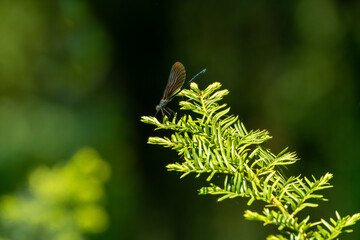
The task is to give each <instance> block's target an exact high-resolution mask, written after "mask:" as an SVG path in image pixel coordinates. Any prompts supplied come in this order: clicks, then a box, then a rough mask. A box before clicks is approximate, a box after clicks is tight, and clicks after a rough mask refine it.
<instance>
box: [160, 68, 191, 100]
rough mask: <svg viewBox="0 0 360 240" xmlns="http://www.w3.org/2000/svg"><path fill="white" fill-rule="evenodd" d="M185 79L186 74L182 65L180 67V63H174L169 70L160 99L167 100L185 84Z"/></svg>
mask: <svg viewBox="0 0 360 240" xmlns="http://www.w3.org/2000/svg"><path fill="white" fill-rule="evenodd" d="M185 78H186V72H185V67H184V65H182V63H180V62H176V63H174V65H173V66H172V68H171V70H170V76H169V80H168V83H167V85H166V88H165V91H164V94H163V98H162V99H168V98H169V97H171V96H172V95H173V94H175V93H176V92H177V91H179V90H180V88H181V87H182V85H183V84H184V82H185Z"/></svg>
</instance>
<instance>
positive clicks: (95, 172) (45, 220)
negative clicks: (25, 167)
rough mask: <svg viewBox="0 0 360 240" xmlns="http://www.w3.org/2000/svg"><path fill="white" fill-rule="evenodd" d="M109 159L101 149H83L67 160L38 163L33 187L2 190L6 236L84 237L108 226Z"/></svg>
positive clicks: (0, 219)
mask: <svg viewBox="0 0 360 240" xmlns="http://www.w3.org/2000/svg"><path fill="white" fill-rule="evenodd" d="M109 176H110V167H109V165H108V164H107V163H106V162H105V161H104V160H102V159H101V158H100V157H99V155H98V154H97V152H96V151H94V150H92V149H88V148H86V149H82V150H80V151H78V152H77V153H76V154H75V155H74V156H73V157H72V159H71V160H70V161H69V162H67V163H66V164H65V165H61V166H57V167H54V168H48V167H46V166H41V167H38V168H36V169H35V170H34V171H33V172H32V173H31V174H30V177H29V189H27V190H26V191H21V192H20V193H18V194H13V195H8V196H2V199H1V201H0V222H1V230H0V235H1V236H2V237H5V238H4V239H7V238H8V239H15V240H16V239H59V240H60V239H61V240H81V239H84V236H83V235H84V234H85V233H100V232H103V231H105V230H106V228H107V226H108V215H107V213H106V211H105V209H104V207H103V206H102V205H101V201H103V200H104V197H105V191H104V183H105V181H107V179H108V178H109Z"/></svg>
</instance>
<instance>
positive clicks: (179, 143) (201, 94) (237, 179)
mask: <svg viewBox="0 0 360 240" xmlns="http://www.w3.org/2000/svg"><path fill="white" fill-rule="evenodd" d="M220 87H221V84H220V83H214V84H211V85H210V86H208V87H207V88H206V89H205V90H200V89H199V88H198V86H197V85H196V84H195V83H192V84H191V89H190V90H186V89H185V90H183V91H182V92H181V95H183V96H185V97H186V98H188V101H182V102H180V105H181V106H182V107H181V109H182V110H190V111H192V112H194V113H197V114H199V116H198V117H196V118H193V117H192V116H191V115H190V114H185V115H184V116H182V117H180V118H179V117H178V116H177V115H175V116H174V118H173V119H172V120H171V121H170V120H169V119H168V118H167V117H166V116H165V118H164V119H163V122H159V121H158V120H157V119H156V118H155V117H147V116H144V117H142V119H141V121H142V122H144V123H148V124H152V125H155V126H156V129H157V130H158V129H166V130H172V131H173V134H171V137H150V138H149V140H148V143H149V144H156V145H162V146H163V147H169V148H172V149H173V150H175V151H177V152H178V154H179V155H180V156H181V159H182V160H181V161H180V162H175V163H172V164H169V165H167V168H168V170H169V171H177V172H181V173H182V176H181V177H185V176H186V175H188V174H191V173H193V174H196V176H197V177H198V176H200V175H202V174H206V176H207V179H206V180H207V181H208V182H209V185H208V186H204V187H202V188H201V189H200V190H199V194H210V195H219V198H218V201H222V200H225V199H228V198H236V197H246V198H248V199H249V201H248V205H251V204H252V203H253V202H254V201H255V200H259V201H262V202H263V203H265V207H264V209H263V211H262V213H259V212H253V211H250V210H246V211H245V214H244V216H245V218H246V219H248V220H256V221H261V222H263V223H264V225H268V224H272V225H275V226H277V228H278V230H279V231H280V233H281V235H271V236H269V237H268V239H271V240H275V239H277V240H282V239H335V238H337V237H338V235H339V234H340V233H342V232H349V231H351V230H344V228H346V227H349V226H351V225H353V224H355V222H356V221H358V220H360V213H358V214H354V215H353V216H346V217H340V215H339V214H338V213H337V212H336V217H337V220H334V219H330V222H327V221H325V220H324V219H321V220H320V221H316V222H311V221H310V216H307V217H305V218H303V219H301V218H299V217H298V216H297V215H298V213H299V212H300V211H302V210H304V209H305V208H313V207H317V206H318V202H319V201H326V200H327V199H325V198H324V197H323V195H322V194H319V193H318V192H319V191H320V190H323V189H326V188H330V187H332V186H331V185H330V183H329V180H330V179H331V178H332V174H330V173H326V174H325V175H324V176H322V177H320V178H318V179H317V178H315V177H314V176H312V178H310V179H309V178H306V177H302V176H297V177H294V176H292V177H286V176H285V174H284V172H283V170H284V167H286V166H288V165H291V164H294V163H295V162H297V161H298V158H297V156H296V154H295V153H293V152H288V151H287V149H284V150H283V151H282V152H280V153H279V154H274V153H272V152H271V151H270V149H268V148H266V147H264V145H263V143H265V142H266V141H268V140H269V139H271V136H269V133H268V132H267V131H266V130H262V131H260V130H256V131H247V130H246V128H245V126H244V125H243V123H242V122H240V121H239V120H238V117H237V116H233V115H228V113H229V111H230V108H228V107H226V104H219V101H220V100H222V98H223V97H224V96H225V95H227V94H228V93H229V92H228V91H227V90H219V89H220ZM215 175H217V176H218V178H219V179H222V180H223V185H222V186H219V185H217V184H215V183H214V181H213V180H212V179H213V177H214V176H215Z"/></svg>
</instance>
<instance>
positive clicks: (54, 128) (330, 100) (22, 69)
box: [0, 0, 360, 240]
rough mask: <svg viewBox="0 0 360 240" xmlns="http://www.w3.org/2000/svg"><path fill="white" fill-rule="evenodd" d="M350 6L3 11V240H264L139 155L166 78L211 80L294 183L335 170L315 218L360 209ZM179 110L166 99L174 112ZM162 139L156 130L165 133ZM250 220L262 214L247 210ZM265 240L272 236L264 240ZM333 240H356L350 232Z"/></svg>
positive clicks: (84, 6) (176, 4) (64, 3)
mask: <svg viewBox="0 0 360 240" xmlns="http://www.w3.org/2000/svg"><path fill="white" fill-rule="evenodd" d="M359 12H360V2H359V1H356V0H346V1H327V0H318V1H311V0H298V1H285V0H282V1H276V2H269V1H235V0H232V1H222V2H221V3H220V2H219V1H206V2H199V1H165V0H158V1H155V0H154V1H123V0H120V1H95V0H92V1H85V0H54V1H46V0H26V1H25V0H2V1H0V16H1V21H0V182H1V184H0V194H1V196H0V239H15V240H17V239H19V240H20V239H58V240H60V239H61V240H78V239H79V240H80V239H135V240H137V239H139V240H142V239H166V240H173V239H174V240H175V239H211V240H217V239H222V240H227V239H265V237H266V236H267V234H269V233H272V232H273V231H274V229H273V228H271V227H262V225H261V224H260V223H257V222H247V221H244V219H243V216H242V215H243V212H244V210H245V209H246V205H245V203H246V202H245V201H244V200H242V199H235V200H232V201H225V202H222V203H218V202H217V201H216V198H213V197H208V196H200V197H199V196H197V192H196V190H197V189H198V188H199V187H200V186H201V184H200V183H201V181H203V180H198V179H196V180H194V179H193V177H191V176H190V177H187V178H185V179H183V180H179V175H176V174H174V173H168V172H166V169H165V165H166V164H167V163H170V162H173V161H176V160H177V159H178V156H177V155H176V154H175V153H174V152H172V151H170V150H168V149H162V148H160V147H156V146H149V145H147V144H146V141H147V137H148V136H150V135H155V134H159V133H154V132H153V129H152V127H151V126H147V125H144V124H142V123H140V116H142V115H154V114H155V106H156V104H158V102H159V100H160V98H161V96H162V93H163V89H164V87H165V85H166V82H167V78H168V74H169V71H170V68H171V66H172V64H173V63H174V62H175V61H181V62H182V63H183V64H184V65H185V67H186V69H187V74H188V77H191V76H193V75H195V74H196V73H198V72H199V71H200V70H201V69H203V68H207V72H206V74H205V75H203V76H202V77H201V78H199V79H198V80H197V82H198V84H199V86H200V88H205V87H206V86H207V85H209V84H210V83H212V82H215V81H218V82H221V83H222V84H223V87H224V88H226V89H229V90H230V95H229V96H227V97H226V98H225V102H226V103H228V104H229V105H230V106H231V107H232V113H234V114H237V115H239V116H240V118H241V120H242V121H243V122H244V124H245V126H246V127H247V128H248V129H268V130H269V131H270V133H271V135H272V136H274V139H272V140H271V141H270V142H269V143H268V144H267V146H268V147H269V148H271V149H272V150H273V151H274V153H278V152H280V151H281V150H282V149H283V148H285V147H287V146H289V148H290V150H291V151H296V152H297V153H298V155H299V157H300V158H301V159H302V160H301V161H300V162H298V163H297V164H296V165H295V166H293V167H292V168H291V169H289V171H290V173H291V174H294V175H297V174H303V175H305V176H308V177H309V176H311V175H312V174H314V175H315V176H317V177H319V176H321V175H323V174H324V173H326V172H327V171H330V172H332V173H334V175H335V177H334V179H333V180H332V183H333V184H334V186H335V188H333V189H330V190H327V191H326V192H324V194H325V196H326V197H328V198H329V201H328V202H325V203H322V204H321V205H320V207H319V208H316V209H312V210H311V211H309V212H308V213H307V214H311V215H312V216H313V217H314V218H313V220H316V219H318V218H320V217H322V218H329V217H335V210H338V211H339V212H340V214H341V215H348V214H353V213H355V212H360V204H359V203H360V188H359V187H358V184H360V174H359V171H360V159H359V155H358V151H359V148H360V139H359V134H360V126H359V120H360V93H359V91H360V14H359ZM170 107H171V108H172V109H174V110H178V106H177V104H176V101H174V102H173V103H171V106H170ZM160 134H162V133H160ZM257 207H261V204H259V205H258V206H254V208H257ZM275 232H276V231H275ZM341 239H360V228H359V225H356V226H355V232H354V233H352V234H347V235H343V236H342V238H341Z"/></svg>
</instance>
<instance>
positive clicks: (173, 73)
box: [155, 62, 206, 116]
mask: <svg viewBox="0 0 360 240" xmlns="http://www.w3.org/2000/svg"><path fill="white" fill-rule="evenodd" d="M205 71H206V69H204V70H202V71H201V72H199V73H198V74H196V75H195V76H194V77H193V78H192V79H191V80H190V81H189V82H187V83H186V84H184V82H185V78H186V72H185V67H184V65H182V63H180V62H176V63H174V65H173V66H172V68H171V70H170V76H169V80H168V83H167V85H166V87H165V90H164V94H163V97H162V99H161V100H160V103H159V105H157V106H156V114H157V113H158V112H159V110H161V113H162V115H163V116H164V112H165V114H169V115H170V112H173V111H172V110H171V109H170V108H168V107H166V105H167V104H168V103H169V102H170V101H171V100H172V99H173V98H174V97H175V96H176V95H178V94H179V93H180V92H181V91H182V90H183V89H184V88H186V87H187V86H188V85H189V84H190V83H191V82H192V81H193V80H194V79H195V78H196V77H197V76H199V75H200V74H202V73H204V72H205ZM156 114H155V116H156Z"/></svg>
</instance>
